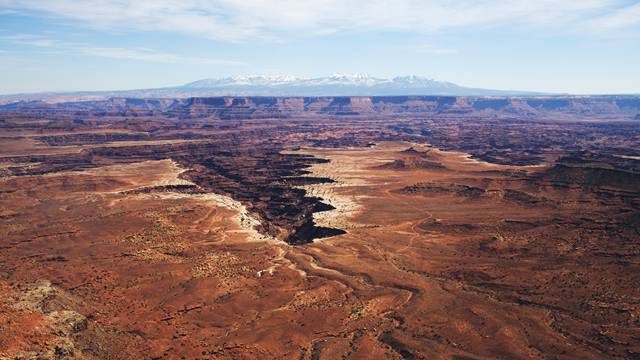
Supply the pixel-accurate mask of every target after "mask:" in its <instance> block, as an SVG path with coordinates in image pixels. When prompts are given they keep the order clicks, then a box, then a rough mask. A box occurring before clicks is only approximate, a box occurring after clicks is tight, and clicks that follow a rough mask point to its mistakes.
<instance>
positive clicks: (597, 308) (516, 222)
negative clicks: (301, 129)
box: [0, 143, 640, 360]
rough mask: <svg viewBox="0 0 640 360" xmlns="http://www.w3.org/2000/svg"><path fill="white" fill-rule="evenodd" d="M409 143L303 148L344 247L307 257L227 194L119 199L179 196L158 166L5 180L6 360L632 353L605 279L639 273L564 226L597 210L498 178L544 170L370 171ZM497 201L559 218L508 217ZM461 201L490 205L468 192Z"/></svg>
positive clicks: (1, 235)
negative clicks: (516, 196) (259, 227)
mask: <svg viewBox="0 0 640 360" xmlns="http://www.w3.org/2000/svg"><path fill="white" fill-rule="evenodd" d="M411 146H412V144H407V143H381V144H379V145H378V146H375V147H373V148H360V149H354V148H348V149H302V150H300V152H301V153H305V154H312V155H315V156H318V157H321V158H326V159H330V160H331V162H329V163H326V164H318V165H314V166H313V167H312V168H311V169H310V170H311V172H312V174H310V175H309V176H323V177H330V178H332V179H335V180H336V182H335V183H330V184H321V185H313V186H306V187H305V188H306V189H307V191H309V193H310V194H312V195H314V196H320V197H322V198H323V199H325V201H326V202H328V203H330V204H332V205H333V206H335V207H336V209H335V210H332V211H327V212H322V213H318V214H316V218H315V219H316V221H317V222H318V223H319V224H321V225H325V226H332V227H339V228H343V229H345V230H346V231H347V233H346V234H344V235H340V236H335V237H332V238H327V239H323V240H321V241H316V242H314V243H312V244H307V245H304V246H289V245H286V244H284V243H281V242H277V241H275V240H273V239H268V238H265V237H264V236H263V235H260V234H258V233H257V232H256V231H255V229H254V228H253V227H254V225H255V224H256V220H255V219H254V218H253V217H252V215H251V214H250V213H249V212H247V210H246V208H245V207H244V206H242V205H241V204H240V203H238V202H236V201H234V200H232V199H230V198H228V197H224V196H220V195H215V194H183V193H171V192H151V193H142V194H140V193H128V192H127V191H130V190H133V189H139V188H144V187H152V186H160V185H172V184H182V185H186V184H188V183H187V182H185V181H184V180H181V179H180V178H179V175H180V173H181V172H183V171H184V170H185V169H181V168H180V167H178V166H177V165H176V164H175V163H174V162H172V161H169V160H164V161H146V162H141V163H136V164H129V165H118V166H109V167H105V168H99V169H93V170H89V171H83V172H68V173H59V174H56V175H52V176H32V177H19V178H8V179H4V181H3V182H0V196H2V202H1V204H2V205H1V206H0V216H1V217H2V219H3V222H2V226H0V239H2V240H1V241H0V246H1V247H2V251H1V252H0V285H1V286H0V292H1V295H2V296H0V320H2V321H0V358H4V357H6V358H9V357H13V356H24V357H27V358H28V357H34V356H36V355H37V354H54V355H55V354H56V353H63V354H65V356H68V357H73V356H75V357H86V358H118V357H119V356H121V354H125V353H126V354H129V356H130V358H167V359H171V358H180V357H185V358H212V359H271V358H274V359H276V358H277V359H301V358H302V359H336V358H350V359H382V358H390V359H403V358H404V359H412V358H417V359H420V358H426V359H457V360H462V359H494V358H502V359H524V358H531V359H548V358H558V359H574V358H584V359H600V358H609V357H612V358H613V357H615V356H618V357H624V354H625V352H627V354H629V353H628V351H640V349H638V346H637V342H635V340H634V339H638V336H639V334H640V332H639V330H638V326H637V325H634V324H635V323H633V321H632V320H629V319H631V318H632V314H640V312H638V308H637V306H636V305H634V304H636V303H635V302H634V301H635V300H634V299H637V294H635V295H634V290H633V289H634V288H633V286H630V285H632V284H633V283H634V282H635V281H636V279H635V278H632V277H629V276H627V277H626V278H625V277H623V276H618V275H619V274H623V273H627V274H629V271H628V269H627V268H624V266H632V265H624V264H622V263H613V262H611V261H609V260H602V258H598V257H590V256H595V255H593V253H592V252H589V251H581V249H588V248H587V247H586V246H587V245H588V244H587V243H585V241H586V239H600V238H602V235H601V234H600V233H599V232H598V231H600V230H598V228H597V227H593V226H592V225H584V224H577V223H575V221H574V222H571V221H569V220H570V219H578V218H580V217H579V216H578V215H577V214H580V216H582V217H583V218H584V217H589V216H596V215H591V214H592V212H593V211H596V210H598V211H600V210H602V208H600V207H599V206H600V205H597V204H594V203H590V202H589V199H588V198H585V197H584V195H579V194H575V193H570V192H567V191H568V190H562V191H563V192H560V191H559V190H552V189H538V190H536V191H538V192H533V191H534V190H532V189H530V188H527V187H526V186H525V185H522V184H520V183H517V182H514V181H513V180H512V179H511V178H508V177H506V176H503V175H500V174H499V172H496V170H509V169H511V170H514V169H515V170H523V171H538V169H531V168H525V167H522V168H518V167H504V166H498V165H490V164H487V163H484V162H481V161H476V160H474V159H469V158H468V157H467V156H465V155H464V154H461V153H450V152H443V151H438V150H434V149H428V148H417V147H416V148H415V149H416V150H419V151H427V150H429V154H428V155H425V157H426V158H428V159H429V160H430V161H436V162H438V163H440V164H442V165H443V166H444V168H434V169H423V168H415V169H414V168H408V169H381V168H379V166H380V165H383V164H386V163H389V162H392V161H394V160H397V159H400V158H402V157H405V156H407V155H406V152H404V151H405V150H407V149H409V148H410V147H411ZM424 183H428V184H432V183H436V184H440V186H441V187H440V188H438V189H441V190H438V191H439V192H434V191H432V190H430V191H431V192H428V191H427V190H425V189H430V188H428V187H426V188H425V187H420V186H418V185H419V184H424ZM417 184H418V185H417ZM505 184H509V186H512V187H516V186H520V187H519V188H518V189H520V190H523V191H524V190H527V191H529V192H531V194H532V196H533V195H535V196H540V195H544V196H545V197H548V198H552V199H553V198H555V199H560V198H562V199H563V201H564V203H566V205H563V204H564V203H563V204H559V203H553V204H550V203H547V202H537V203H526V202H523V201H522V200H518V201H519V202H518V201H514V200H510V198H508V197H507V196H506V195H505V192H504V189H505V187H506V186H507V185H505ZM463 185H464V186H469V187H471V186H483V189H487V191H486V192H484V193H482V195H479V196H475V195H469V194H472V193H467V192H465V191H463V190H465V189H467V188H464V187H463ZM411 186H414V188H412V189H417V190H415V191H413V192H407V191H402V190H403V189H405V188H407V187H411ZM442 189H444V190H442ZM452 189H453V190H452ZM460 189H463V190H460ZM578 196H582V197H581V198H578ZM525 199H526V198H525ZM574 200H575V201H574ZM569 203H570V204H569ZM557 219H569V220H562V221H558V220H557ZM551 220H553V222H551ZM601 221H605V220H603V219H601ZM589 224H590V223H589ZM585 226H591V227H590V228H589V229H590V230H589V231H590V232H586V231H584V230H583V229H586V227H585ZM593 241H596V240H593ZM585 259H588V263H589V266H587V267H585V265H584V261H585ZM559 263H562V267H559V266H558V264H559ZM597 274H600V275H598V276H596V275H597ZM603 274H607V275H606V276H612V277H615V278H616V279H617V280H616V281H612V280H613V279H612V278H607V277H605V276H604V275H603ZM43 294H44V295H43ZM607 294H617V295H616V296H617V298H616V299H617V300H611V299H609V298H607V297H606V296H607ZM43 299H46V301H45V300H43ZM594 299H598V301H600V302H594V301H595V300H594ZM587 303H589V304H592V305H590V307H589V309H587V310H584V306H583V307H581V306H580V304H587ZM625 304H626V305H625ZM575 309H578V310H575ZM580 309H583V310H580ZM594 333H600V334H601V335H600V339H604V338H602V337H606V339H609V340H602V342H598V341H599V340H593V334H594ZM607 342H609V344H610V345H608V346H603V345H601V344H604V343H607ZM625 344H626V345H625ZM621 354H622V355H621Z"/></svg>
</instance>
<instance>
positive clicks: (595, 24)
mask: <svg viewBox="0 0 640 360" xmlns="http://www.w3.org/2000/svg"><path fill="white" fill-rule="evenodd" d="M589 25H590V27H591V28H592V29H600V30H620V29H628V28H631V27H634V26H638V25H640V3H638V4H635V5H630V6H627V7H623V8H620V9H616V10H615V11H613V12H611V13H609V14H606V15H603V16H601V17H598V18H595V19H593V20H592V21H590V23H589Z"/></svg>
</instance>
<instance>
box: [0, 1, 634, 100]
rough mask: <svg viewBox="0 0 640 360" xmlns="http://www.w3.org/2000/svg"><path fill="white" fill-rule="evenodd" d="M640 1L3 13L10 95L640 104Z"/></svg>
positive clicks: (10, 5) (146, 6) (1, 36)
mask: <svg viewBox="0 0 640 360" xmlns="http://www.w3.org/2000/svg"><path fill="white" fill-rule="evenodd" d="M638 64H640V1H623V0H580V1H578V0H565V1H557V0H530V1H524V0H501V1H497V0H460V1H456V2H452V1H444V0H394V1H381V0H340V1H339V0H316V1H310V0H309V1H307V0H295V1H294V0H282V1H270V0H208V1H207V0H137V1H134V0H84V1H81V0H76V1H73V0H0V93H3V94H9V93H20V92H38V91H66V90H115V89H134V88H152V87H163V86H174V85H179V84H183V83H187V82H191V81H194V80H198V79H202V78H213V77H226V76H234V75H255V74H265V75H295V76H304V77H316V76H325V75H330V74H333V73H367V74H370V75H372V76H378V77H392V76H396V75H409V74H415V75H422V76H427V77H430V78H435V79H437V80H443V81H451V82H454V83H457V84H460V85H465V86H472V87H484V88H492V89H514V90H532V91H548V92H570V93H578V94H580V93H640V66H639V65H638Z"/></svg>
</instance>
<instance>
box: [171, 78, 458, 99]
mask: <svg viewBox="0 0 640 360" xmlns="http://www.w3.org/2000/svg"><path fill="white" fill-rule="evenodd" d="M330 86H339V87H356V88H360V89H366V88H371V89H373V88H380V89H381V90H383V89H385V88H386V89H398V90H400V89H402V88H403V87H408V88H414V89H415V88H420V87H424V88H426V89H431V90H432V91H433V90H434V89H438V88H442V89H447V90H453V89H457V88H460V89H462V87H460V86H458V85H455V84H453V83H449V82H442V81H437V80H433V79H430V78H427V77H423V76H418V75H407V76H396V77H394V78H378V77H373V76H371V75H369V74H366V73H355V74H341V73H335V74H332V75H329V76H325V77H315V78H310V77H296V76H288V75H281V76H267V75H250V76H233V77H226V78H219V79H203V80H198V81H194V82H191V83H188V84H186V85H184V87H185V88H193V89H205V88H210V89H213V88H221V87H246V88H256V89H258V88H260V87H271V88H273V87H290V88H300V89H301V90H303V88H309V87H316V88H321V87H330ZM355 95H357V94H355Z"/></svg>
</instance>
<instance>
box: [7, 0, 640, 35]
mask: <svg viewBox="0 0 640 360" xmlns="http://www.w3.org/2000/svg"><path fill="white" fill-rule="evenodd" d="M624 3H625V1H623V0H563V1H558V0H458V1H455V2H453V1H448V0H394V1H388V0H279V1H276V0H84V1H77V0H0V7H2V8H5V9H7V10H17V11H31V12H34V11H35V12H38V13H41V14H43V15H48V16H55V17H59V18H64V19H73V20H77V21H80V22H82V23H84V24H85V25H87V26H91V27H93V28H102V29H109V30H142V31H166V32H174V33H182V34H188V35H197V36H203V37H208V38H211V39H217V40H225V41H243V40H248V39H255V38H258V39H265V38H267V39H282V38H286V37H289V36H293V34H296V35H299V34H327V33H335V32H342V31H405V32H417V33H426V32H432V31H438V30H442V29H447V28H452V27H478V26H482V27H484V26H501V25H520V26H538V27H558V28H572V29H573V28H579V24H581V23H586V22H594V21H598V19H602V21H604V22H605V23H608V24H610V25H609V26H610V27H612V28H613V27H620V26H627V25H629V26H631V25H636V24H637V21H634V19H633V18H632V16H634V14H635V15H637V10H636V12H635V13H634V12H624V13H620V14H616V13H615V11H616V10H618V9H622V8H623V7H624ZM636 9H637V6H636ZM611 11H614V14H613V15H611V16H609V17H607V16H606V14H608V13H610V12H611ZM620 11H622V10H620ZM603 14H605V15H603ZM607 19H608V20H607ZM636 19H637V16H636Z"/></svg>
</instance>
